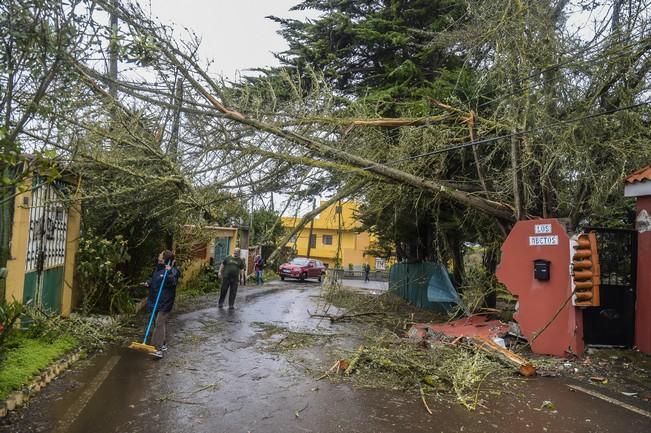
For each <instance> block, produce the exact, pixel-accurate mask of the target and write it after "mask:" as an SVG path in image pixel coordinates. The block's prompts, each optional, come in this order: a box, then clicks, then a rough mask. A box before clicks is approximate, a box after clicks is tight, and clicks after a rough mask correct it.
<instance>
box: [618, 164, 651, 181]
mask: <svg viewBox="0 0 651 433" xmlns="http://www.w3.org/2000/svg"><path fill="white" fill-rule="evenodd" d="M649 180H651V165H647V166H646V167H644V168H641V169H639V170H635V171H634V172H633V173H631V174H630V175H628V177H627V178H626V179H624V182H626V183H635V182H644V181H649Z"/></svg>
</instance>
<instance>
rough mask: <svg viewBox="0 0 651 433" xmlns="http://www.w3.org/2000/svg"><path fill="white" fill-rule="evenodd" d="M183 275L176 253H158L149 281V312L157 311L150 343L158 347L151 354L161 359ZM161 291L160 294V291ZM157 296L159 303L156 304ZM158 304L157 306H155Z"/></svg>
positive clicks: (165, 349) (168, 251) (165, 348)
mask: <svg viewBox="0 0 651 433" xmlns="http://www.w3.org/2000/svg"><path fill="white" fill-rule="evenodd" d="M180 277H181V272H180V271H179V269H178V268H177V267H176V262H175V261H174V253H173V252H171V251H170V250H165V251H163V252H162V253H160V254H159V255H158V263H157V264H156V268H155V269H154V273H153V274H152V275H151V278H150V279H149V281H148V282H147V286H148V287H149V297H148V298H147V312H149V313H150V314H151V313H152V311H154V308H155V309H156V311H155V312H154V314H155V315H156V319H155V320H156V322H155V326H154V331H153V334H152V336H151V342H150V344H151V345H152V346H154V347H155V348H156V351H155V352H151V355H152V356H153V357H154V358H155V359H161V358H162V357H163V352H165V351H167V319H168V318H169V316H170V313H171V311H172V307H174V300H175V298H176V285H177V284H178V282H179V278H180ZM159 291H160V295H159V293H158V292H159ZM156 298H158V305H157V306H156ZM155 306H156V307H155Z"/></svg>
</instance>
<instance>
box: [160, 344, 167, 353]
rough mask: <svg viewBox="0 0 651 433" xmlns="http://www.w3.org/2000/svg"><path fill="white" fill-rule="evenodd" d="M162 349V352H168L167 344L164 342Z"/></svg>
mask: <svg viewBox="0 0 651 433" xmlns="http://www.w3.org/2000/svg"><path fill="white" fill-rule="evenodd" d="M160 351H161V352H167V344H163V345H162V346H161V347H160Z"/></svg>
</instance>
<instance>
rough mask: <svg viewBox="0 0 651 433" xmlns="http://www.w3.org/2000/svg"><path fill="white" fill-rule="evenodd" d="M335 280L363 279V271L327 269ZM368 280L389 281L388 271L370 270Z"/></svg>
mask: <svg viewBox="0 0 651 433" xmlns="http://www.w3.org/2000/svg"><path fill="white" fill-rule="evenodd" d="M328 272H332V274H333V277H335V278H336V279H337V280H364V271H350V270H346V269H329V270H328ZM368 279H369V280H370V281H389V272H387V271H371V272H369V273H368Z"/></svg>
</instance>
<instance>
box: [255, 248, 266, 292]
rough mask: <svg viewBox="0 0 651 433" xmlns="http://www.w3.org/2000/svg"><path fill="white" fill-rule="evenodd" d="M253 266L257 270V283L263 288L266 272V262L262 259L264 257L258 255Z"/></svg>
mask: <svg viewBox="0 0 651 433" xmlns="http://www.w3.org/2000/svg"><path fill="white" fill-rule="evenodd" d="M253 266H254V268H255V283H256V284H257V285H258V286H261V285H262V283H264V281H262V272H263V270H264V260H263V259H262V256H261V255H260V254H258V255H257V256H255V262H253Z"/></svg>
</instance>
